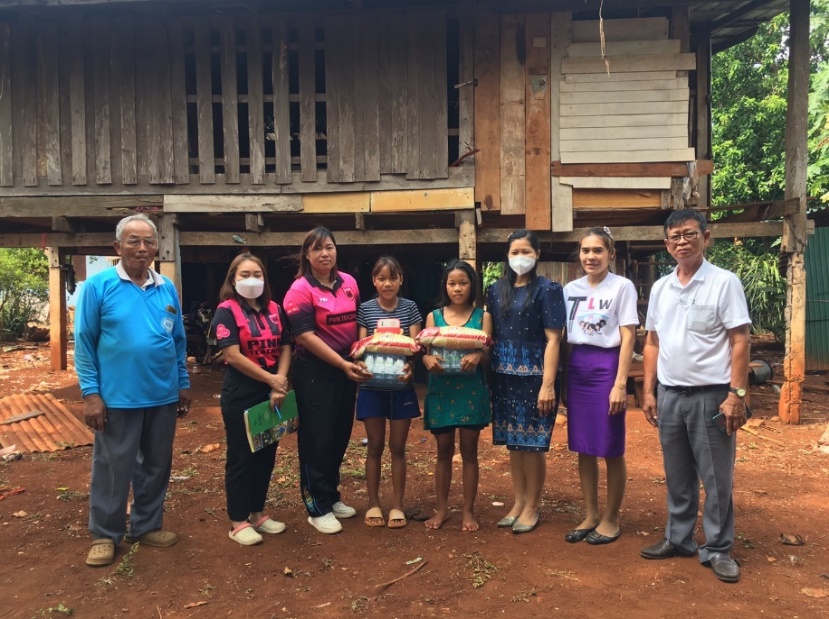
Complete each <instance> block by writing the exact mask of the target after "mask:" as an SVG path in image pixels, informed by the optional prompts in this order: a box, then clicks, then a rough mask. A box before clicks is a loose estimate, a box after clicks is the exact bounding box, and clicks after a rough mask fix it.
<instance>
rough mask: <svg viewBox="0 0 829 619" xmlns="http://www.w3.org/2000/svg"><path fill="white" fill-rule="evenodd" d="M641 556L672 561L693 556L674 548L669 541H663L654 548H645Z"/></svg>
mask: <svg viewBox="0 0 829 619" xmlns="http://www.w3.org/2000/svg"><path fill="white" fill-rule="evenodd" d="M639 554H640V555H642V557H643V558H645V559H670V558H671V557H676V556H680V557H690V556H691V554H689V553H687V552H683V551H681V550H680V549H679V548H677V547H676V546H674V545H673V544H672V543H671V542H670V541H669V540H667V539H664V538H663V539H662V541H661V542H657V543H655V544H653V545H652V546H645V547H644V548H642V550H640V551H639Z"/></svg>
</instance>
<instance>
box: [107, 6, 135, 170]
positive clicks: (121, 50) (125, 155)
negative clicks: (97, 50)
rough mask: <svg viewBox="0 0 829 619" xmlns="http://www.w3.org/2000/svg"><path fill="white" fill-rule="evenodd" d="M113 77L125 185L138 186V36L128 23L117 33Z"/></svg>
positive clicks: (123, 21)
mask: <svg viewBox="0 0 829 619" xmlns="http://www.w3.org/2000/svg"><path fill="white" fill-rule="evenodd" d="M113 32H114V36H113V40H112V77H113V79H114V80H115V81H116V85H117V92H118V102H117V106H118V108H119V122H120V128H119V134H120V140H119V141H120V144H119V145H118V146H119V148H120V149H121V168H120V172H121V182H122V183H123V184H125V185H134V184H136V183H137V182H138V168H137V165H138V164H137V150H138V146H137V140H136V110H135V77H136V75H135V32H134V29H133V24H132V23H131V22H130V21H128V20H120V21H119V22H118V23H117V24H116V25H115V26H114V29H113Z"/></svg>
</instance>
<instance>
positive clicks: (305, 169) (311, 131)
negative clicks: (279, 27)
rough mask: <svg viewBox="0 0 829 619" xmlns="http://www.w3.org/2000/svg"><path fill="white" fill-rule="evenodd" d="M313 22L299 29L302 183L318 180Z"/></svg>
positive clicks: (301, 25) (302, 24) (300, 159)
mask: <svg viewBox="0 0 829 619" xmlns="http://www.w3.org/2000/svg"><path fill="white" fill-rule="evenodd" d="M315 29H316V26H315V25H314V22H313V21H311V20H309V19H306V20H303V21H301V22H300V24H299V26H298V28H297V48H298V55H299V161H300V178H301V179H302V180H303V182H306V183H307V182H314V181H316V180H317V106H316V78H315V71H316V41H315V36H314V31H315Z"/></svg>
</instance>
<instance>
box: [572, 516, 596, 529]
mask: <svg viewBox="0 0 829 619" xmlns="http://www.w3.org/2000/svg"><path fill="white" fill-rule="evenodd" d="M597 526H599V521H598V520H589V519H587V518H585V519H584V520H582V521H581V523H580V524H579V526H577V527H576V530H577V531H582V530H584V531H589V530H590V529H595V528H596V527H597Z"/></svg>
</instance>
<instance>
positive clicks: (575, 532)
mask: <svg viewBox="0 0 829 619" xmlns="http://www.w3.org/2000/svg"><path fill="white" fill-rule="evenodd" d="M593 531H595V529H572V530H571V531H567V535H565V536H564V541H565V542H569V543H570V544H577V543H578V542H580V541H582V540H583V539H584V538H585V537H587V536H588V535H590V534H591V533H592V532H593Z"/></svg>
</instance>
